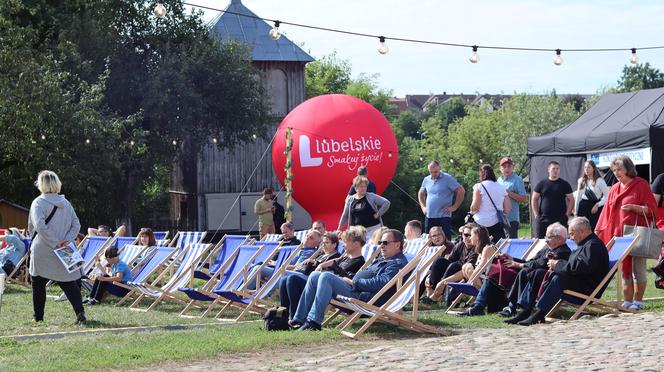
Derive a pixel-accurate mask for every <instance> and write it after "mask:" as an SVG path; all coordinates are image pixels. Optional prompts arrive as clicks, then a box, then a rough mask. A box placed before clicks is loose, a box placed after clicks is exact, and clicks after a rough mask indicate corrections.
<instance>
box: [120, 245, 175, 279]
mask: <svg viewBox="0 0 664 372" xmlns="http://www.w3.org/2000/svg"><path fill="white" fill-rule="evenodd" d="M154 249H155V253H154V254H153V255H152V256H150V258H148V259H147V262H145V263H144V265H142V266H141V270H140V271H139V272H138V273H136V275H135V276H134V280H133V281H131V282H128V283H127V284H128V285H130V286H133V287H135V286H136V285H142V284H146V283H147V281H148V280H150V276H151V275H152V274H153V272H154V271H155V269H156V268H157V267H158V266H159V265H161V264H163V263H164V262H165V261H166V260H167V258H168V256H169V255H170V254H172V253H173V250H175V248H173V247H157V248H154Z"/></svg>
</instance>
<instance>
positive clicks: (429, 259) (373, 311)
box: [332, 247, 446, 338]
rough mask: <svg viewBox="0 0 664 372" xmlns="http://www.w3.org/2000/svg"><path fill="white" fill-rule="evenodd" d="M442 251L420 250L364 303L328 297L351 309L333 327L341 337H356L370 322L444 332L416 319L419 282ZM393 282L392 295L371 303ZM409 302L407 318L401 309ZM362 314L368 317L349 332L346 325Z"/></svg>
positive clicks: (336, 303) (349, 298) (419, 330)
mask: <svg viewBox="0 0 664 372" xmlns="http://www.w3.org/2000/svg"><path fill="white" fill-rule="evenodd" d="M444 250H445V247H427V248H425V249H423V250H421V251H420V252H419V253H418V254H417V255H416V256H415V257H414V258H413V259H412V260H410V261H409V262H408V265H407V266H406V267H404V268H403V269H402V270H401V271H399V273H398V274H397V275H396V276H395V277H394V278H392V280H390V282H388V283H387V284H386V285H385V286H384V287H383V289H381V291H380V292H378V293H377V294H376V295H374V297H373V298H372V299H371V300H370V301H368V302H364V301H362V300H358V299H355V298H351V297H344V296H337V298H336V299H335V300H332V304H333V305H335V306H337V307H340V308H343V309H346V310H348V311H351V312H352V313H351V314H350V315H349V316H348V317H347V318H346V319H345V320H344V321H343V322H341V323H340V324H339V325H338V326H337V329H339V330H340V331H341V333H342V334H343V335H345V336H348V337H351V338H356V337H359V336H361V335H362V334H363V333H364V332H365V331H366V330H367V329H368V328H369V327H370V326H371V325H372V324H373V323H374V322H376V321H381V322H384V323H388V324H392V325H395V326H397V327H401V328H406V329H409V330H412V331H416V332H420V333H432V334H446V332H444V331H443V330H441V329H437V328H435V327H431V326H427V325H424V324H422V323H420V322H419V321H418V320H417V317H418V315H417V314H418V298H419V297H420V296H419V289H420V284H421V283H422V281H423V280H424V278H425V277H426V275H427V272H428V271H429V269H430V268H431V265H432V264H433V262H434V261H435V260H436V259H437V258H438V257H440V255H441V254H442V253H443V251H444ZM408 275H409V276H408ZM406 278H407V279H406ZM395 285H396V292H395V293H394V295H392V297H390V298H389V299H388V300H387V301H386V302H385V303H384V304H383V305H381V306H376V305H375V302H376V301H377V300H378V299H379V298H380V297H381V296H383V294H384V293H385V292H386V291H388V290H389V289H390V288H392V287H393V286H395ZM410 302H412V303H413V307H412V310H411V311H410V313H411V316H410V317H408V316H406V315H404V314H403V313H402V310H403V308H404V306H406V305H407V304H408V303H410ZM363 315H364V316H367V317H369V319H368V320H367V321H366V322H365V323H364V324H363V325H362V326H361V327H360V329H359V330H358V331H357V332H355V333H353V332H350V331H349V329H350V327H351V326H352V325H353V324H354V323H355V322H356V321H357V320H359V319H360V317H361V316H363Z"/></svg>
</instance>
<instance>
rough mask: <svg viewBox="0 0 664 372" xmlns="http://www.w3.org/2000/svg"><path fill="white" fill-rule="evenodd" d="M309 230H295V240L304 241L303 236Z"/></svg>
mask: <svg viewBox="0 0 664 372" xmlns="http://www.w3.org/2000/svg"><path fill="white" fill-rule="evenodd" d="M309 231H310V230H300V231H296V232H295V237H296V238H297V240H299V241H301V242H304V238H305V237H306V236H307V233H308V232H309ZM321 238H322V237H321Z"/></svg>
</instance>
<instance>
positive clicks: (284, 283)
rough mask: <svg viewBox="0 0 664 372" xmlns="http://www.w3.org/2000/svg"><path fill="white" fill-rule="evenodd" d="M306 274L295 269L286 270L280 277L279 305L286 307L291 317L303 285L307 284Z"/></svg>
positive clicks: (295, 309)
mask: <svg viewBox="0 0 664 372" xmlns="http://www.w3.org/2000/svg"><path fill="white" fill-rule="evenodd" d="M307 278H308V277H307V276H306V275H304V274H302V273H300V272H296V271H287V272H286V276H284V277H283V278H282V279H281V283H280V287H279V301H280V303H281V306H283V307H286V308H288V314H290V317H291V319H292V318H293V315H295V312H296V311H297V304H298V303H299V302H300V298H301V297H302V292H303V291H304V286H305V285H307Z"/></svg>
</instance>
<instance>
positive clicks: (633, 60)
mask: <svg viewBox="0 0 664 372" xmlns="http://www.w3.org/2000/svg"><path fill="white" fill-rule="evenodd" d="M629 63H631V64H633V65H635V64H637V63H639V57H637V56H636V48H632V56H631V57H630V58H629Z"/></svg>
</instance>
